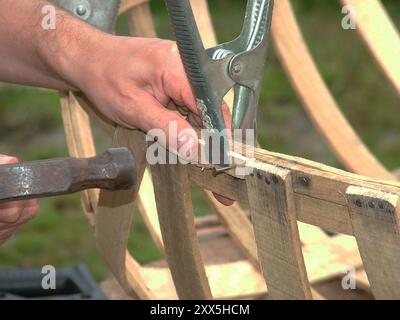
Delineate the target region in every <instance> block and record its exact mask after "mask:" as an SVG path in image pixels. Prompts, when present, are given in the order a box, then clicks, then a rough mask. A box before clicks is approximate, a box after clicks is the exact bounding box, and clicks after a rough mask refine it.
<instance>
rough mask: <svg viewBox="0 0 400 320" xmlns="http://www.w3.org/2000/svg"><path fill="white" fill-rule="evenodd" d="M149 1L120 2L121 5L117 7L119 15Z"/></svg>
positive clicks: (128, 0)
mask: <svg viewBox="0 0 400 320" xmlns="http://www.w3.org/2000/svg"><path fill="white" fill-rule="evenodd" d="M148 2H149V0H122V2H121V5H120V7H119V14H120V15H121V14H124V13H125V12H128V11H130V10H131V9H134V8H137V7H141V6H143V5H145V4H146V3H148Z"/></svg>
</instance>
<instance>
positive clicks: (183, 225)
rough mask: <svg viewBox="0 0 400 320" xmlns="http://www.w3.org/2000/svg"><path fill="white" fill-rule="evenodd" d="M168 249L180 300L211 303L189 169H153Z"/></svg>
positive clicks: (173, 165)
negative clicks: (197, 229) (208, 300)
mask: <svg viewBox="0 0 400 320" xmlns="http://www.w3.org/2000/svg"><path fill="white" fill-rule="evenodd" d="M151 172H152V176H153V184H154V191H155V196H156V203H157V211H158V219H159V221H160V227H161V232H162V236H163V240H164V248H165V253H166V257H167V261H168V265H169V267H170V269H171V274H172V278H173V279H174V283H175V288H176V292H177V293H178V296H179V298H180V299H195V300H196V299H211V298H212V295H211V289H210V286H209V283H208V281H207V276H206V272H205V266H204V263H203V261H202V258H201V253H200V248H199V243H198V239H197V233H196V227H195V224H194V215H193V210H192V200H191V197H190V182H189V176H188V173H187V166H182V165H176V164H168V165H165V164H157V165H154V166H152V168H151Z"/></svg>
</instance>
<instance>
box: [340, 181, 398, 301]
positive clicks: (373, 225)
mask: <svg viewBox="0 0 400 320" xmlns="http://www.w3.org/2000/svg"><path fill="white" fill-rule="evenodd" d="M346 194H347V197H348V201H349V209H350V217H351V222H352V225H353V230H354V234H355V237H356V240H357V244H358V247H359V249H360V254H361V257H362V260H363V263H364V268H365V271H366V273H367V275H368V279H369V283H370V285H371V289H372V293H373V295H374V296H375V298H376V299H399V298H400V278H399V277H398V271H399V268H400V249H399V248H400V226H399V213H400V210H399V208H398V204H399V195H396V194H392V193H387V192H380V191H377V190H372V189H366V188H359V187H354V186H350V187H349V188H348V190H347V192H346Z"/></svg>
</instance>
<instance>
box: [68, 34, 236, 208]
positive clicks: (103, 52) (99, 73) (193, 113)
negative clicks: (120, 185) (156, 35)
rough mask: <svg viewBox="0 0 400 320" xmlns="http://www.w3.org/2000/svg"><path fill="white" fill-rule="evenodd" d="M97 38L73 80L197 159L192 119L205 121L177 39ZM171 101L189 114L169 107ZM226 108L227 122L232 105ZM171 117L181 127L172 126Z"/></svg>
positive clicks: (117, 117)
mask: <svg viewBox="0 0 400 320" xmlns="http://www.w3.org/2000/svg"><path fill="white" fill-rule="evenodd" d="M99 43H100V44H101V47H99V48H97V49H96V50H94V51H93V52H92V54H91V55H90V59H87V60H86V61H85V64H84V65H82V67H78V68H75V72H73V71H74V70H71V71H70V75H69V77H70V78H71V79H72V82H73V83H74V85H75V86H76V87H78V88H80V89H81V90H82V91H83V92H84V93H85V94H86V95H87V97H88V98H89V99H90V100H91V101H92V102H93V103H94V104H95V105H96V107H97V108H98V109H99V110H100V111H101V113H103V114H104V115H105V116H106V117H108V118H109V119H111V120H112V121H114V122H115V123H118V124H120V125H122V126H124V127H128V128H139V129H141V130H143V131H144V132H148V131H149V130H151V129H155V128H156V129H161V130H162V131H163V132H164V137H165V139H164V140H160V139H159V140H158V142H160V143H161V144H162V145H163V146H165V147H167V148H168V149H169V150H170V151H172V152H176V153H177V154H178V155H179V156H180V157H182V158H183V159H185V160H189V161H190V160H193V159H195V158H196V157H197V153H198V140H197V135H196V132H195V131H194V130H193V128H192V126H191V124H190V123H189V119H190V121H191V123H197V124H200V125H201V124H202V121H201V118H200V116H199V112H198V109H197V106H196V102H195V98H194V96H193V94H192V90H191V88H190V84H189V81H188V79H187V77H186V74H185V71H184V67H183V64H182V62H181V58H180V55H179V52H178V49H177V47H176V44H175V42H172V41H167V40H161V39H149V38H128V37H117V36H108V35H107V36H105V38H103V39H102V40H101V41H99ZM170 102H173V103H174V104H175V105H176V106H178V108H179V109H181V113H182V114H185V115H186V116H187V117H186V118H184V117H182V115H181V114H178V113H177V112H174V111H173V110H171V109H170V108H168V106H170V105H171V103H170ZM182 109H184V111H183V112H182ZM222 109H223V113H224V117H225V121H226V122H227V124H228V126H229V124H230V121H231V117H230V112H229V109H228V107H227V106H226V104H223V105H222ZM172 122H174V123H175V124H176V128H177V130H169V129H170V125H171V123H172ZM170 142H173V143H172V144H170ZM216 198H217V199H218V200H219V201H220V202H221V203H223V204H225V205H231V204H232V203H233V201H232V200H230V199H227V198H225V197H222V196H219V195H216Z"/></svg>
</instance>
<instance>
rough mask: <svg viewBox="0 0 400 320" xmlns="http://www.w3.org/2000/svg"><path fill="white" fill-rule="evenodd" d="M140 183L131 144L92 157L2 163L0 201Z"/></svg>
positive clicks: (122, 187) (127, 186)
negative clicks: (128, 147) (128, 146)
mask: <svg viewBox="0 0 400 320" xmlns="http://www.w3.org/2000/svg"><path fill="white" fill-rule="evenodd" d="M135 184H136V166H135V159H134V157H133V155H132V153H131V152H130V151H129V150H128V149H127V148H112V149H108V150H107V151H106V152H104V153H103V154H101V155H98V156H95V157H92V158H82V159H79V158H54V159H47V160H38V161H29V162H21V163H16V164H6V165H0V203H2V202H8V201H16V200H25V199H37V198H44V197H53V196H57V195H63V194H70V193H75V192H78V191H82V190H86V189H92V188H99V189H107V190H112V191H114V190H127V189H131V188H133V187H134V186H135Z"/></svg>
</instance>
